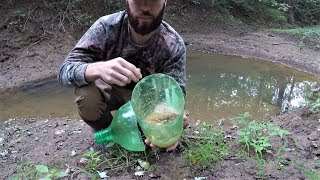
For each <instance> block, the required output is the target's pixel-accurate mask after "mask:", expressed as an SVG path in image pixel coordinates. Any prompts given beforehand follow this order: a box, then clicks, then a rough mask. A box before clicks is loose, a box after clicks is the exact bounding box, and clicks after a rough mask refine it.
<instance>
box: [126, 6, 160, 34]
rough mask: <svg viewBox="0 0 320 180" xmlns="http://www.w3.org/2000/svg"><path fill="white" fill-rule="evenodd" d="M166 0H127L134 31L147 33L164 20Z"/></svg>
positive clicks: (130, 21)
mask: <svg viewBox="0 0 320 180" xmlns="http://www.w3.org/2000/svg"><path fill="white" fill-rule="evenodd" d="M165 5H166V1H165V0H127V12H128V18H129V23H130V25H131V27H132V28H133V29H134V31H135V32H136V33H138V34H140V35H146V34H149V33H151V32H152V31H154V30H156V29H157V28H158V27H159V25H160V24H161V22H162V18H163V12H164V9H165Z"/></svg>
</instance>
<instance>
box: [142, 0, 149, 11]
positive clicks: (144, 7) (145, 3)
mask: <svg viewBox="0 0 320 180" xmlns="http://www.w3.org/2000/svg"><path fill="white" fill-rule="evenodd" d="M140 9H141V10H143V11H149V10H150V9H151V1H150V0H141V1H140Z"/></svg>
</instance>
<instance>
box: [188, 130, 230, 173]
mask: <svg viewBox="0 0 320 180" xmlns="http://www.w3.org/2000/svg"><path fill="white" fill-rule="evenodd" d="M222 132H223V131H222V130H216V131H213V130H212V125H206V124H204V125H202V127H201V130H200V132H199V136H197V137H191V139H192V138H194V139H195V141H192V140H189V139H188V136H186V137H185V139H186V143H187V149H186V150H185V152H184V154H185V156H186V160H187V162H188V163H189V164H190V165H192V166H196V167H201V168H202V169H205V168H208V167H209V166H210V165H212V164H213V163H215V162H216V161H219V160H221V159H223V158H225V157H226V156H227V155H228V144H227V143H226V142H225V140H224V138H223V133H222ZM189 138H190V137H189Z"/></svg>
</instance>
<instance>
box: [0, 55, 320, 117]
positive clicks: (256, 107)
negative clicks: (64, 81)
mask: <svg viewBox="0 0 320 180" xmlns="http://www.w3.org/2000/svg"><path fill="white" fill-rule="evenodd" d="M187 74H188V88H187V98H186V109H187V110H188V111H189V112H190V118H191V120H194V121H197V120H201V121H209V122H210V121H211V122H212V121H218V120H223V119H225V120H228V119H230V118H232V117H234V116H235V115H237V114H240V113H244V112H249V113H250V114H251V115H252V116H253V117H254V118H255V119H267V118H268V117H269V116H271V115H275V114H277V113H279V112H280V111H286V110H289V109H292V108H295V107H300V106H304V105H305V103H306V100H305V95H306V94H307V93H308V91H310V89H311V86H312V85H314V84H315V83H316V81H318V82H320V80H319V78H317V77H315V76H312V75H310V74H307V73H303V72H299V71H297V70H295V69H293V68H289V67H287V66H283V65H279V64H275V63H271V62H266V61H259V60H250V59H243V58H240V57H236V56H223V55H213V54H204V53H200V52H190V53H189V54H188V69H187ZM73 101H74V97H73V88H66V87H61V86H60V85H58V84H57V82H56V81H55V80H52V81H48V82H45V83H38V84H35V85H33V86H28V87H25V88H23V89H21V91H19V92H17V93H11V94H7V95H4V94H2V95H0V120H5V119H8V118H14V117H37V116H42V117H49V116H78V115H77V111H76V108H75V105H74V102H73Z"/></svg>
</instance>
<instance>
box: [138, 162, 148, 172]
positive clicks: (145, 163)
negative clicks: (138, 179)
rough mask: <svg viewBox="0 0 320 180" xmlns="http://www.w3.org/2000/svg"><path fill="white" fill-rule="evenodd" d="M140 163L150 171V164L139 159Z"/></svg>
mask: <svg viewBox="0 0 320 180" xmlns="http://www.w3.org/2000/svg"><path fill="white" fill-rule="evenodd" d="M138 163H139V165H140V166H141V167H142V168H143V169H145V170H148V169H149V168H150V164H149V163H148V162H146V161H143V160H141V159H138Z"/></svg>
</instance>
